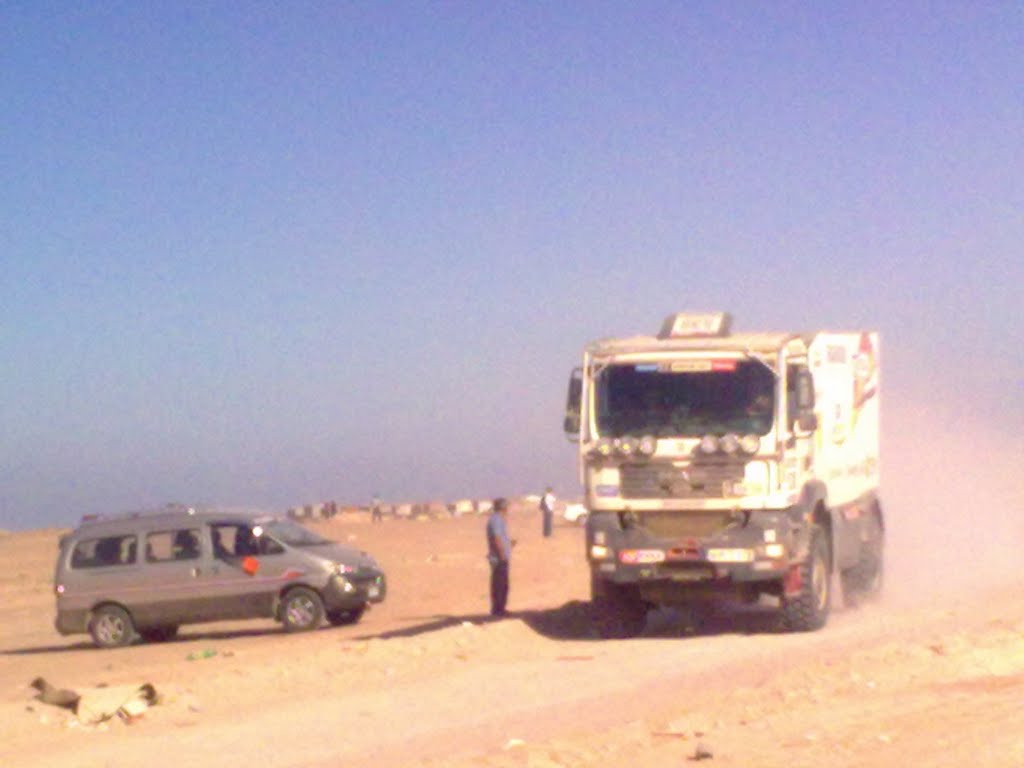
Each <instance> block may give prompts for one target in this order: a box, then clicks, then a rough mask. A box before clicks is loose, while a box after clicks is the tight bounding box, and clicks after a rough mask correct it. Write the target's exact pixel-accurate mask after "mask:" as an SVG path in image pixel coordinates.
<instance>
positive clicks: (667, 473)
mask: <svg viewBox="0 0 1024 768" xmlns="http://www.w3.org/2000/svg"><path fill="white" fill-rule="evenodd" d="M619 472H620V475H619V477H620V492H621V494H622V497H623V498H625V499H721V498H723V497H725V496H728V495H731V493H730V490H731V488H732V487H733V485H735V484H736V483H739V482H742V480H743V463H742V462H737V461H721V460H718V461H709V462H700V463H697V462H694V463H693V464H690V465H689V466H686V467H677V466H675V465H674V464H663V463H656V462H650V463H644V464H623V465H622V466H621V467H620V468H619Z"/></svg>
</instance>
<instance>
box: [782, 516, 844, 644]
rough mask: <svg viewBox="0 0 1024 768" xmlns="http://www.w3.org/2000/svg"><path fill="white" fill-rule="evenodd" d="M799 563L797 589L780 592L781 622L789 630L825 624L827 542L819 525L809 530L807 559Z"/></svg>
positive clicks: (827, 607)
mask: <svg viewBox="0 0 1024 768" xmlns="http://www.w3.org/2000/svg"><path fill="white" fill-rule="evenodd" d="M798 567H799V569H800V591H799V592H798V593H797V594H795V595H785V594H784V595H783V596H782V608H781V617H780V618H781V623H782V627H783V629H785V630H788V631H790V632H813V631H814V630H816V629H821V628H822V627H823V626H825V622H827V621H828V614H829V610H830V608H831V606H832V579H831V576H830V573H829V552H828V544H827V543H826V542H825V532H824V531H823V530H822V529H821V527H820V526H814V529H813V530H812V531H811V546H810V548H809V550H808V553H807V560H805V561H804V562H803V563H801V564H800V565H799V566H798Z"/></svg>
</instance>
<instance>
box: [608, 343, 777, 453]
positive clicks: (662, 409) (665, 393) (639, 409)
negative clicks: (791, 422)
mask: <svg viewBox="0 0 1024 768" xmlns="http://www.w3.org/2000/svg"><path fill="white" fill-rule="evenodd" d="M595 386H596V398H597V402H596V411H597V412H596V418H597V431H598V434H599V435H600V436H602V437H623V436H625V435H634V436H640V435H654V436H656V437H701V436H703V435H708V434H716V435H722V434H725V433H727V432H737V433H739V434H751V433H753V434H757V435H766V434H768V432H769V431H770V430H771V427H772V414H773V412H774V408H775V374H774V373H773V371H772V370H771V369H770V368H769V367H768V366H767V365H765V364H764V363H762V362H760V361H758V360H735V359H724V360H682V361H667V362H658V363H641V364H628V365H623V364H615V365H608V366H606V367H605V368H603V369H601V370H600V372H599V373H598V374H597V376H596V379H595Z"/></svg>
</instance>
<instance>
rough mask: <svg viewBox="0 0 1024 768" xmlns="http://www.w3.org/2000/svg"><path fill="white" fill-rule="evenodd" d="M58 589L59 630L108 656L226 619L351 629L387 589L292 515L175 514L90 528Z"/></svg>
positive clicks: (59, 573) (63, 557)
mask: <svg viewBox="0 0 1024 768" xmlns="http://www.w3.org/2000/svg"><path fill="white" fill-rule="evenodd" d="M54 584H55V587H54V588H55V591H56V595H57V619H56V622H55V623H56V627H57V631H58V632H60V633H61V634H62V635H72V634H82V633H86V632H88V633H89V634H90V635H92V639H93V641H94V642H95V643H96V645H98V646H100V647H101V648H115V647H118V646H123V645H128V644H130V643H131V642H133V641H134V640H135V639H136V638H141V639H143V640H148V641H161V640H167V639H169V638H171V637H173V636H174V635H175V634H176V633H177V631H178V627H179V626H181V625H182V624H196V623H200V622H210V621H221V620H225V619H249V618H259V617H265V618H273V619H276V620H277V621H280V622H281V623H282V624H283V625H284V628H285V629H286V630H287V631H289V632H297V631H302V630H310V629H316V628H317V627H318V626H320V624H321V623H322V622H323V620H324V619H325V618H326V619H327V621H328V622H330V623H331V624H334V625H336V626H340V625H344V624H354V623H356V622H357V621H359V619H360V618H361V617H362V615H363V613H364V611H365V610H366V609H367V607H368V606H369V605H370V603H378V602H381V601H382V600H383V599H384V597H385V594H386V591H387V584H386V580H385V576H384V572H383V571H382V570H381V568H380V566H379V565H378V564H377V562H376V561H375V560H374V559H373V557H371V556H370V555H369V554H368V553H366V552H362V551H360V550H357V549H354V548H352V547H348V546H344V545H342V544H337V543H335V542H332V541H329V540H327V539H325V538H323V537H322V536H320V535H319V534H317V533H314V532H313V531H311V530H309V529H308V528H304V527H303V526H301V525H299V524H298V523H296V522H295V521H294V520H292V519H290V518H288V517H285V516H280V515H273V514H267V513H261V512H247V511H246V512H238V511H227V510H220V511H218V510H216V509H197V508H194V507H178V506H174V507H169V508H166V509H163V510H158V511H155V512H141V513H132V514H126V515H119V516H116V517H110V518H107V517H99V518H96V519H91V520H83V521H82V523H81V525H79V527H78V528H76V529H75V530H74V531H73V532H71V533H69V534H67V535H66V536H64V537H62V538H61V541H60V554H59V555H58V557H57V566H56V575H55V580H54Z"/></svg>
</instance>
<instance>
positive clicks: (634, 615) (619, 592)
mask: <svg viewBox="0 0 1024 768" xmlns="http://www.w3.org/2000/svg"><path fill="white" fill-rule="evenodd" d="M590 593H591V598H590V607H591V613H592V619H593V622H594V626H595V628H596V629H597V634H598V635H599V636H600V637H602V638H604V639H605V640H624V639H626V638H629V637H636V636H637V635H639V634H640V633H641V632H643V631H644V626H645V625H646V624H647V603H645V602H644V601H643V600H642V599H641V598H640V590H638V589H637V588H636V587H635V586H633V585H631V584H614V583H612V582H610V581H606V580H605V579H600V578H596V577H594V578H591V583H590Z"/></svg>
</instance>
